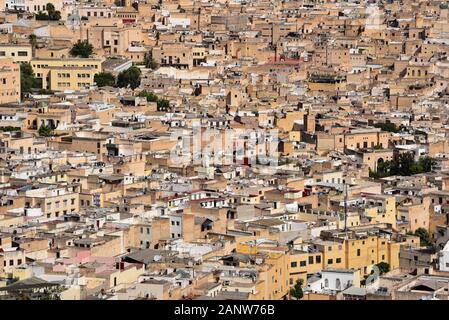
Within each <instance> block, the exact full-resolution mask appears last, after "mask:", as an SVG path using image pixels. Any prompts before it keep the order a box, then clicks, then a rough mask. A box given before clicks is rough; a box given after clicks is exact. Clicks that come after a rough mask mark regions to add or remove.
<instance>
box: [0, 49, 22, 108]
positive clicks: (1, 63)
mask: <svg viewBox="0 0 449 320" xmlns="http://www.w3.org/2000/svg"><path fill="white" fill-rule="evenodd" d="M12 102H20V66H19V64H17V63H14V62H13V60H12V59H8V58H5V59H1V58H0V104H5V103H12Z"/></svg>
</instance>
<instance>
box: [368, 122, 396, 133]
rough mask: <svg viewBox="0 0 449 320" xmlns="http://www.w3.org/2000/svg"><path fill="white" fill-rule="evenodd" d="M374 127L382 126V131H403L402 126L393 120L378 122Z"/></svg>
mask: <svg viewBox="0 0 449 320" xmlns="http://www.w3.org/2000/svg"><path fill="white" fill-rule="evenodd" d="M374 127H376V128H381V129H382V131H387V132H393V133H396V132H399V131H401V127H397V126H396V125H395V124H394V123H392V122H384V123H376V124H375V125H374Z"/></svg>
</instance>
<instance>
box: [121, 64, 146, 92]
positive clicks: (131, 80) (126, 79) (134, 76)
mask: <svg viewBox="0 0 449 320" xmlns="http://www.w3.org/2000/svg"><path fill="white" fill-rule="evenodd" d="M140 73H141V72H140V69H139V68H137V67H134V66H133V67H131V68H129V69H128V70H125V71H122V72H120V73H119V74H118V77H117V86H118V87H120V88H124V87H128V86H129V87H131V89H133V90H134V89H135V88H137V87H138V86H140Z"/></svg>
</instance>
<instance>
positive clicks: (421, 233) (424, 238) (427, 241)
mask: <svg viewBox="0 0 449 320" xmlns="http://www.w3.org/2000/svg"><path fill="white" fill-rule="evenodd" d="M413 235H415V236H417V237H419V239H420V244H421V246H424V247H429V246H431V245H432V239H431V238H430V234H429V232H428V231H427V230H426V229H424V228H418V229H416V230H415V233H414V234H413Z"/></svg>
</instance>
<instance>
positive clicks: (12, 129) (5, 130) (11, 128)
mask: <svg viewBox="0 0 449 320" xmlns="http://www.w3.org/2000/svg"><path fill="white" fill-rule="evenodd" d="M0 131H2V132H10V131H20V128H19V127H12V126H6V127H0Z"/></svg>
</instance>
